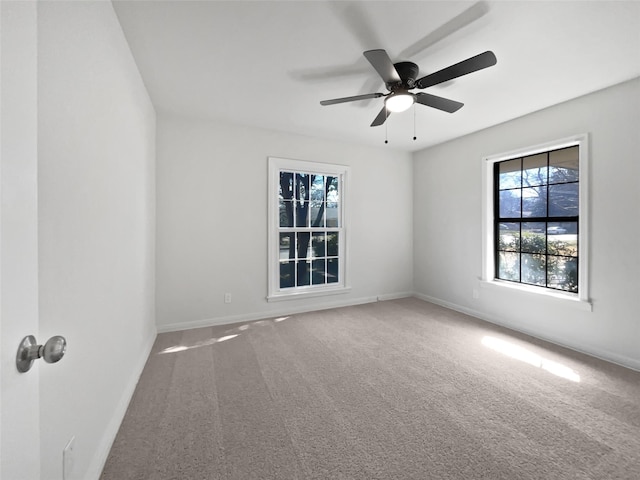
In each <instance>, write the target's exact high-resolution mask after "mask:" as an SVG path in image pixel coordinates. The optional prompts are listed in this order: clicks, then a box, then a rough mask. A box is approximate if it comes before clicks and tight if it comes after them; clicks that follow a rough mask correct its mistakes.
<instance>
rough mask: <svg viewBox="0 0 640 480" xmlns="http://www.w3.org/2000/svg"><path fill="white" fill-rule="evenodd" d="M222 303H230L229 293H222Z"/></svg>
mask: <svg viewBox="0 0 640 480" xmlns="http://www.w3.org/2000/svg"><path fill="white" fill-rule="evenodd" d="M224 303H231V294H230V293H225V294H224Z"/></svg>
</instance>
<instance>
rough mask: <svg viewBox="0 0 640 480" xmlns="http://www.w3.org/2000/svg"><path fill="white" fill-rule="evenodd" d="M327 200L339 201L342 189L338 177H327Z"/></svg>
mask: <svg viewBox="0 0 640 480" xmlns="http://www.w3.org/2000/svg"><path fill="white" fill-rule="evenodd" d="M325 188H326V189H327V202H332V203H336V204H337V203H338V202H339V201H340V191H339V190H338V177H327V185H326V187H325Z"/></svg>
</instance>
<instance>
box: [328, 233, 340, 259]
mask: <svg viewBox="0 0 640 480" xmlns="http://www.w3.org/2000/svg"><path fill="white" fill-rule="evenodd" d="M337 256H338V232H327V257H337Z"/></svg>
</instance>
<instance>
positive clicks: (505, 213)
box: [499, 190, 521, 218]
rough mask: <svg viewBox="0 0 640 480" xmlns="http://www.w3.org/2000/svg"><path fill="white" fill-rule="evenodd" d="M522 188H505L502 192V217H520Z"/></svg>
mask: <svg viewBox="0 0 640 480" xmlns="http://www.w3.org/2000/svg"><path fill="white" fill-rule="evenodd" d="M520 195H521V190H503V191H501V192H500V206H499V209H500V218H520V217H521V215H520Z"/></svg>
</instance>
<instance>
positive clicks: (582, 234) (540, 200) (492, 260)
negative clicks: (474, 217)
mask: <svg viewBox="0 0 640 480" xmlns="http://www.w3.org/2000/svg"><path fill="white" fill-rule="evenodd" d="M586 139H587V137H586V135H581V136H577V137H572V138H570V139H565V140H563V141H559V142H553V143H549V144H545V145H542V146H538V147H532V148H528V149H523V150H521V151H516V152H511V153H509V154H503V155H498V156H495V157H489V158H486V159H485V164H486V165H485V167H486V172H485V179H486V182H485V183H486V185H485V194H486V198H487V205H486V207H485V226H486V228H485V230H486V234H485V237H486V239H485V240H486V241H485V255H484V260H485V262H484V263H485V267H484V269H485V272H484V274H483V278H484V279H485V280H488V281H505V282H512V283H515V284H519V285H521V286H523V287H524V286H526V287H537V288H538V291H551V292H554V291H555V292H558V293H564V294H569V295H572V296H574V297H576V298H578V299H580V300H587V298H588V296H587V285H586V282H587V278H588V277H587V275H586V268H587V262H586V260H587V255H586V252H587V250H586V243H587V237H586V232H587V231H588V230H587V228H586V225H587V220H588V216H587V212H586V208H587V201H586V193H587V192H586V186H587V182H586V173H587V172H586V168H587V161H586V159H587V155H586V153H587V152H586V150H587V142H586Z"/></svg>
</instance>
